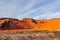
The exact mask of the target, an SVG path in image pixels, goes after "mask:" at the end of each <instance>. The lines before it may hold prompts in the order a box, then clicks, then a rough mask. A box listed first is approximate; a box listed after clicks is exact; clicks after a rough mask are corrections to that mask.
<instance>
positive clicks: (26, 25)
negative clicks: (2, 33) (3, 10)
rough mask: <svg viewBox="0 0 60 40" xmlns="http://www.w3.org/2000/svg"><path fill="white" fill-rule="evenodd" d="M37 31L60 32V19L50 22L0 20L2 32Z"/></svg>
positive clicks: (13, 19)
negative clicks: (16, 30) (15, 30)
mask: <svg viewBox="0 0 60 40" xmlns="http://www.w3.org/2000/svg"><path fill="white" fill-rule="evenodd" d="M7 29H8V30H14V29H35V30H60V18H54V19H49V20H47V19H46V20H35V19H32V18H23V19H22V20H18V19H16V18H0V30H7Z"/></svg>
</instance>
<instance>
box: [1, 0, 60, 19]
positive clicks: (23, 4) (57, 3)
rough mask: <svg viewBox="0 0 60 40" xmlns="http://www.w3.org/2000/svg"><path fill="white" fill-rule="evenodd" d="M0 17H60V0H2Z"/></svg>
mask: <svg viewBox="0 0 60 40" xmlns="http://www.w3.org/2000/svg"><path fill="white" fill-rule="evenodd" d="M0 17H12V18H18V19H22V18H34V19H43V18H47V19H50V18H60V0H0Z"/></svg>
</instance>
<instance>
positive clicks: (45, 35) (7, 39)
mask: <svg viewBox="0 0 60 40" xmlns="http://www.w3.org/2000/svg"><path fill="white" fill-rule="evenodd" d="M0 40H60V31H52V32H51V31H50V32H49V31H37V30H35V31H20V32H19V31H17V32H10V31H7V32H3V31H0Z"/></svg>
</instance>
